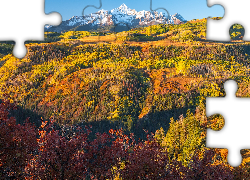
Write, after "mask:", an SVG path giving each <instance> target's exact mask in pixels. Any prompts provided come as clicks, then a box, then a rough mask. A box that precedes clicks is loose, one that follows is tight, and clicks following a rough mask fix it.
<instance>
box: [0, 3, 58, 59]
mask: <svg viewBox="0 0 250 180" xmlns="http://www.w3.org/2000/svg"><path fill="white" fill-rule="evenodd" d="M44 5H45V4H44V0H35V1H34V0H22V1H20V0H5V1H0V22H1V24H8V26H2V27H1V33H0V40H1V41H11V40H14V41H15V42H16V44H15V46H14V49H13V54H14V56H16V57H17V58H23V57H24V56H25V55H26V53H27V49H26V47H25V45H24V42H25V41H27V40H38V41H43V40H44V25H46V24H50V25H59V24H60V23H61V19H62V18H61V15H60V14H58V13H51V14H49V15H46V14H45V13H44ZM37 19H39V21H38V20H37ZM9 22H12V23H9ZM23 29H25V31H28V33H25V36H24V34H23V33H22V32H23V31H24V30H23Z"/></svg>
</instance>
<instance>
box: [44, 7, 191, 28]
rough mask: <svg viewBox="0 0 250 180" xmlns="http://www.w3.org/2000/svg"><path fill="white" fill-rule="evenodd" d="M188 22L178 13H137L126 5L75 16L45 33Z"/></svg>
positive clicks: (143, 11)
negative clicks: (112, 26)
mask: <svg viewBox="0 0 250 180" xmlns="http://www.w3.org/2000/svg"><path fill="white" fill-rule="evenodd" d="M185 22H187V21H186V20H185V19H184V18H183V17H182V16H181V15H180V14H178V13H176V14H174V15H170V17H168V14H167V13H163V12H159V13H158V12H156V11H155V12H151V11H145V10H142V11H136V10H135V9H130V8H128V7H127V6H126V4H124V3H123V4H122V5H121V6H119V7H118V8H115V9H112V10H110V11H108V10H104V9H102V10H99V11H97V12H96V13H91V14H88V15H85V16H73V17H72V18H70V19H69V20H66V21H63V22H62V23H61V24H60V25H59V26H46V27H45V31H51V32H65V31H68V30H86V31H88V30H94V29H97V28H99V27H105V26H111V25H117V24H119V25H120V26H128V27H129V28H133V27H137V26H149V25H153V24H180V23H185Z"/></svg>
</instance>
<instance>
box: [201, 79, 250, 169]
mask: <svg viewBox="0 0 250 180" xmlns="http://www.w3.org/2000/svg"><path fill="white" fill-rule="evenodd" d="M224 88H225V91H226V97H209V98H206V115H207V116H211V115H213V114H221V115H222V116H223V117H224V119H225V125H224V127H223V128H222V130H220V131H213V130H211V129H207V140H206V146H207V147H210V148H227V149H228V162H229V164H230V165H231V166H233V167H237V166H239V165H240V164H241V162H242V157H241V154H240V150H241V149H250V143H249V136H250V131H249V127H250V118H249V115H250V112H249V107H250V99H249V98H240V97H236V96H235V93H236V91H237V83H236V82H235V81H233V80H229V81H227V82H225V84H224ZM229 104H230V106H229ZM247 117H248V118H247Z"/></svg>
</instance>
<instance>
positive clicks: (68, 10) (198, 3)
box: [45, 0, 224, 20]
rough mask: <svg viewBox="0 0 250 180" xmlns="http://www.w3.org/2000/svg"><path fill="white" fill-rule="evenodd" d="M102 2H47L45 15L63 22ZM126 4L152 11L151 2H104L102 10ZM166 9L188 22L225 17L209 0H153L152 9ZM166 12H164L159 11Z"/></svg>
mask: <svg viewBox="0 0 250 180" xmlns="http://www.w3.org/2000/svg"><path fill="white" fill-rule="evenodd" d="M99 1H100V0H45V13H50V12H54V11H56V12H59V13H60V14H61V15H62V18H63V20H67V19H70V18H71V17H72V16H82V13H83V9H84V7H86V6H87V5H95V6H97V7H99V6H100V3H99ZM122 3H125V4H126V5H127V6H128V7H129V8H131V9H135V10H136V11H141V10H148V11H149V10H150V0H102V7H101V8H100V9H105V10H111V9H114V8H117V7H119V6H120V5H121V4H122ZM157 8H165V9H166V10H168V12H169V13H170V15H173V14H175V13H179V14H181V15H182V16H183V17H184V18H185V19H186V20H191V19H202V18H206V17H208V16H212V17H223V15H224V8H223V7H222V6H220V5H215V6H213V7H211V8H210V7H208V6H207V0H153V1H152V9H157ZM100 9H96V8H94V7H88V8H87V9H86V10H85V12H84V14H90V13H94V12H97V11H99V10H100ZM158 11H162V12H164V10H158Z"/></svg>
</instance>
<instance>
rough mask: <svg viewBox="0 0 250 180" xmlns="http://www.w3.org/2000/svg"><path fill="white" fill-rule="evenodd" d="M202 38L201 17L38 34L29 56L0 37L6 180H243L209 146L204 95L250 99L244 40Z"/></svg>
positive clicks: (234, 34)
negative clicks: (227, 85)
mask: <svg viewBox="0 0 250 180" xmlns="http://www.w3.org/2000/svg"><path fill="white" fill-rule="evenodd" d="M229 34H230V36H231V39H232V41H231V42H210V41H206V40H205V35H206V19H201V20H192V21H189V22H187V23H185V24H180V25H166V24H158V25H152V26H149V27H139V28H134V29H131V30H128V31H123V32H119V33H112V32H111V31H110V30H107V29H104V30H103V31H100V32H97V31H68V32H65V33H52V32H47V33H45V41H44V42H32V41H30V42H26V46H27V49H28V53H27V55H26V56H25V57H24V58H23V59H17V58H15V57H14V56H13V55H12V50H13V45H14V44H13V42H3V43H1V44H0V46H1V48H0V58H1V59H0V99H1V104H0V111H1V114H0V124H1V125H0V129H1V131H0V137H1V139H0V176H1V177H5V178H6V179H8V178H13V179H249V165H248V164H249V161H250V159H249V157H250V155H249V154H250V152H249V151H248V150H242V151H241V153H242V155H243V157H244V158H243V162H242V164H241V166H239V167H237V168H234V167H231V166H230V165H229V164H228V163H227V150H226V149H210V148H206V147H205V142H206V129H207V128H212V129H213V130H219V129H221V128H222V127H223V125H224V119H223V117H222V116H220V115H214V116H212V117H206V114H205V106H206V103H205V100H206V97H218V96H225V91H224V89H223V84H224V82H225V81H226V80H228V79H234V80H236V81H237V83H238V86H239V89H238V91H237V96H240V97H249V96H250V88H249V81H250V78H249V73H250V69H249V63H250V58H249V55H250V44H249V43H247V42H244V41H242V40H241V39H242V37H243V36H244V29H243V28H242V26H240V25H237V24H235V25H233V26H232V27H231V29H230V31H229Z"/></svg>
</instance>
